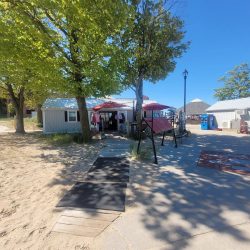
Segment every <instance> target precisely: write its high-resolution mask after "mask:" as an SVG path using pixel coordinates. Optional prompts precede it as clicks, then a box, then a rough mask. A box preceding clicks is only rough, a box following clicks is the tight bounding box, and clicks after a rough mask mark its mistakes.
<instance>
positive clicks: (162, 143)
mask: <svg viewBox="0 0 250 250" xmlns="http://www.w3.org/2000/svg"><path fill="white" fill-rule="evenodd" d="M164 137H165V131H164V132H163V137H162V140H161V145H162V146H164Z"/></svg>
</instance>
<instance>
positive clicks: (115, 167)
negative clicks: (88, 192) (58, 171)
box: [84, 157, 129, 182]
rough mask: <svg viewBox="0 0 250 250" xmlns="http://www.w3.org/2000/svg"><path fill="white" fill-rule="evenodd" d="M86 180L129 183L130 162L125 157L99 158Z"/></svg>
mask: <svg viewBox="0 0 250 250" xmlns="http://www.w3.org/2000/svg"><path fill="white" fill-rule="evenodd" d="M84 180H85V181H98V182H99V181H100V182H101V181H103V182H129V161H128V160H127V159H126V158H125V157H98V158H97V160H96V161H95V162H94V164H93V167H92V168H91V169H90V170H89V172H88V173H87V176H86V178H85V179H84Z"/></svg>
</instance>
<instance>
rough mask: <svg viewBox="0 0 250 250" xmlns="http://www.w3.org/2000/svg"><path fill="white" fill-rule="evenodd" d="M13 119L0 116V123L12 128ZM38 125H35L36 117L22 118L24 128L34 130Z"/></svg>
mask: <svg viewBox="0 0 250 250" xmlns="http://www.w3.org/2000/svg"><path fill="white" fill-rule="evenodd" d="M14 124H15V120H14V118H13V117H10V118H6V117H4V118H0V125H2V126H5V127H8V128H9V129H14V128H15V126H14ZM38 127H39V126H38V125H37V120H36V117H33V118H24V128H25V129H27V130H36V129H37V128H38Z"/></svg>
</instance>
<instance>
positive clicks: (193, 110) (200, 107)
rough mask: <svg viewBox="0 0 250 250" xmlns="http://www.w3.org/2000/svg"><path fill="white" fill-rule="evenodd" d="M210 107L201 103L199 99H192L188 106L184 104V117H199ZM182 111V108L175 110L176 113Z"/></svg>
mask: <svg viewBox="0 0 250 250" xmlns="http://www.w3.org/2000/svg"><path fill="white" fill-rule="evenodd" d="M209 106H210V105H209V104H207V103H205V102H203V101H202V100H201V99H198V98H196V99H194V100H192V101H191V102H189V103H188V104H186V115H201V114H204V113H206V109H207V108H208V107H209ZM181 110H182V111H183V110H184V108H183V107H181V108H179V109H178V110H177V112H179V111H181Z"/></svg>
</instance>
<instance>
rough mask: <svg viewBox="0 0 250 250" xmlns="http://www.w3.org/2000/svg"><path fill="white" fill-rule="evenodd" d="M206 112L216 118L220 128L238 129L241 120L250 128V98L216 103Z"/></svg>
mask: <svg viewBox="0 0 250 250" xmlns="http://www.w3.org/2000/svg"><path fill="white" fill-rule="evenodd" d="M206 112H207V113H208V114H213V115H214V116H215V118H216V122H217V126H218V128H233V129H237V128H238V127H237V126H239V121H240V119H244V120H245V121H246V122H247V123H248V127H250V97H247V98H240V99H234V100H227V101H219V102H216V103H215V104H214V105H212V106H210V107H209V108H208V109H206Z"/></svg>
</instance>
